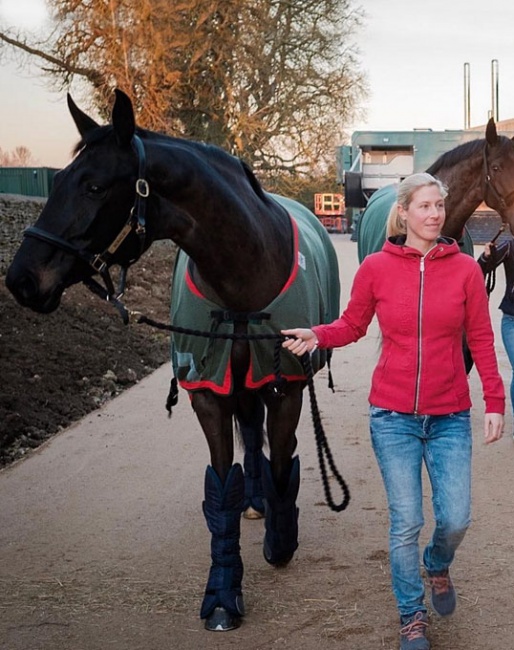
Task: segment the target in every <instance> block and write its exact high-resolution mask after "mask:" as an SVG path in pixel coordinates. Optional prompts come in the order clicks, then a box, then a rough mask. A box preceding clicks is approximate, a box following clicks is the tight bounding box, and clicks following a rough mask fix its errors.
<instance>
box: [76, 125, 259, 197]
mask: <svg viewBox="0 0 514 650" xmlns="http://www.w3.org/2000/svg"><path fill="white" fill-rule="evenodd" d="M112 133H113V127H112V124H106V125H105V126H99V127H98V128H97V129H91V130H90V131H87V133H85V134H84V135H83V136H82V139H81V140H80V141H79V142H78V143H77V144H76V145H75V147H74V148H73V155H77V154H78V153H79V152H80V151H82V149H84V147H86V146H89V145H94V144H96V143H98V142H101V141H102V140H105V138H107V137H108V136H109V135H111V134H112ZM136 134H137V135H139V136H140V137H142V138H145V139H148V140H153V141H162V142H164V143H173V142H175V143H180V144H181V145H185V146H189V147H191V148H192V149H194V150H196V151H199V152H201V153H202V155H203V156H204V157H206V158H207V159H208V160H211V161H212V162H213V163H220V162H221V163H227V162H228V163H229V164H235V165H236V167H239V168H240V169H242V171H243V173H244V175H245V176H246V178H247V179H248V181H249V183H250V186H251V187H252V189H253V191H254V192H255V193H256V194H257V196H258V197H259V198H260V199H262V200H263V201H267V200H268V199H267V197H266V194H265V192H264V190H263V188H262V186H261V184H260V182H259V181H258V180H257V177H256V176H255V174H254V173H253V171H252V169H251V168H250V166H249V165H248V164H247V163H246V162H244V161H243V160H241V159H240V158H237V157H236V156H233V155H232V154H229V153H227V152H226V151H225V150H224V149H222V148H221V147H218V146H216V145H212V144H205V143H203V142H197V141H195V140H184V139H182V138H176V137H173V136H170V135H166V134H165V133H158V132H156V131H149V130H147V129H141V128H139V127H137V128H136Z"/></svg>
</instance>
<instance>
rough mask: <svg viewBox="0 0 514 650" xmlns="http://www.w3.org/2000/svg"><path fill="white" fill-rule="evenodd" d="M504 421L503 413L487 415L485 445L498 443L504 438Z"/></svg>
mask: <svg viewBox="0 0 514 650" xmlns="http://www.w3.org/2000/svg"><path fill="white" fill-rule="evenodd" d="M503 428H504V420H503V415H502V414H501V413H486V414H485V427H484V436H485V444H486V445H488V444H489V443H491V442H496V440H499V439H500V438H501V437H502V436H503Z"/></svg>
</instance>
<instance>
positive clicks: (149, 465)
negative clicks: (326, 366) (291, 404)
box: [0, 236, 514, 650]
mask: <svg viewBox="0 0 514 650" xmlns="http://www.w3.org/2000/svg"><path fill="white" fill-rule="evenodd" d="M334 242H335V244H336V247H337V249H338V253H339V255H340V260H341V277H342V280H343V300H346V298H347V295H348V290H349V283H350V281H351V278H352V277H353V274H354V272H355V269H356V266H357V260H356V253H357V251H356V245H355V244H354V243H351V242H350V241H348V238H347V237H346V236H334ZM499 276H500V274H499ZM502 288H503V279H502V278H500V277H498V286H497V288H496V290H495V294H494V296H493V297H492V299H491V310H492V314H493V317H494V320H495V328H496V331H497V332H498V331H499V330H498V327H499V312H498V310H497V309H496V306H497V304H498V302H499V296H500V295H501V291H502ZM497 347H498V354H499V358H500V362H501V368H502V372H503V374H504V377H505V379H506V380H507V378H508V376H509V371H508V365H507V361H506V358H505V354H504V352H503V349H502V347H501V341H500V339H499V337H498V341H497ZM377 349H378V340H377V332H376V327H374V326H373V327H372V331H371V332H370V334H369V335H368V337H367V338H366V339H365V340H364V341H361V342H360V343H359V344H357V345H354V346H350V347H349V348H347V349H345V350H338V351H336V353H335V356H334V363H333V374H334V380H335V383H336V387H337V392H336V394H335V395H332V393H330V391H329V390H328V388H327V377H326V374H324V373H322V374H320V375H319V376H318V377H317V380H316V386H317V395H318V400H319V403H320V407H321V409H322V413H323V421H324V424H325V429H326V432H327V435H328V437H329V440H330V442H331V445H332V451H333V454H334V457H335V459H336V463H337V464H338V466H339V468H340V470H341V471H342V473H343V475H344V477H345V479H346V480H347V482H348V484H349V486H350V490H351V493H352V500H351V503H350V506H349V508H348V510H347V511H346V512H344V513H342V514H334V513H332V512H331V511H330V510H329V509H328V508H327V507H326V506H325V505H323V502H324V496H323V490H322V486H321V481H320V475H319V469H318V463H317V459H316V451H315V445H314V438H313V432H312V426H311V422H310V414H309V409H308V408H305V409H304V414H303V416H302V421H301V425H300V431H299V438H300V449H299V451H300V456H301V467H302V469H301V476H302V483H301V489H300V497H299V506H300V548H299V549H298V552H297V555H296V556H295V559H294V560H293V561H292V563H291V564H290V566H289V567H287V568H286V569H283V570H276V569H273V568H272V567H270V566H268V565H267V564H266V562H265V561H264V560H263V558H262V551H261V545H262V534H263V532H262V529H263V526H262V522H248V521H243V524H242V542H241V544H242V552H243V560H244V562H245V578H244V589H245V600H246V607H247V616H246V620H245V623H244V624H243V626H242V627H241V628H240V629H239V630H237V631H234V632H230V633H226V634H213V633H207V632H205V631H204V630H203V628H202V625H201V622H200V621H199V618H198V610H199V607H200V602H201V598H202V594H203V588H204V583H205V580H206V576H207V572H208V567H209V564H210V561H209V537H208V533H207V529H206V526H205V523H204V519H203V516H202V513H201V506H200V504H201V500H202V488H203V474H204V471H205V466H206V464H207V462H208V455H207V446H206V444H205V442H204V440H203V436H202V434H201V432H200V429H199V426H198V424H197V423H196V420H195V419H194V417H193V414H192V413H191V411H190V407H189V404H188V400H187V397H186V395H185V394H184V393H183V392H181V395H180V400H179V404H178V406H177V407H176V409H175V412H174V415H173V418H172V420H171V421H170V420H168V419H167V418H166V412H165V411H164V409H163V400H164V399H165V396H166V390H167V386H168V381H169V370H168V368H167V366H164V367H162V368H161V369H159V370H157V371H156V372H155V373H153V374H152V375H150V376H148V377H147V378H145V379H143V380H142V381H141V382H140V383H138V384H136V385H135V386H134V387H132V388H130V389H128V390H127V391H125V392H124V393H123V394H122V395H120V396H119V397H117V398H116V399H114V400H113V401H111V402H110V403H108V404H107V405H105V406H104V407H103V408H102V409H100V410H98V411H95V412H93V413H92V414H90V415H89V416H86V417H85V418H84V419H83V420H82V421H81V422H80V423H78V424H77V425H75V426H72V427H71V428H69V429H67V430H66V431H64V432H62V433H61V434H59V435H58V436H56V437H54V438H53V439H52V440H51V441H49V442H48V443H46V444H44V445H43V446H42V447H40V448H39V449H38V450H36V451H35V452H34V453H33V454H32V455H31V456H30V457H29V458H27V459H25V460H23V461H22V462H19V463H17V464H14V465H12V466H10V467H8V468H7V469H5V470H3V471H2V472H0V522H1V526H0V648H2V649H4V648H5V649H6V650H29V649H30V650H36V649H37V650H61V649H63V650H64V649H66V650H70V649H71V650H100V649H102V650H106V649H110V648H112V649H113V650H122V649H123V650H165V649H168V648H172V649H175V648H177V649H181V650H197V649H198V648H202V647H209V648H213V649H220V650H221V649H225V648H238V649H245V648H248V649H252V650H254V649H264V648H266V650H270V649H274V648H281V649H282V648H285V649H291V650H293V649H295V650H313V649H315V648H319V649H321V648H322V649H326V650H332V649H334V650H335V649H336V648H337V649H338V650H340V649H341V648H345V649H347V650H374V649H376V648H381V649H391V650H396V648H397V615H396V611H395V607H394V603H393V599H392V595H391V592H390V587H389V565H388V557H387V514H386V509H385V499H384V495H383V490H382V485H381V481H380V478H379V475H378V470H377V468H376V464H375V460H374V458H373V456H372V452H371V447H370V443H369V438H368V430H367V392H368V386H369V378H370V374H371V370H372V367H373V364H374V361H375V359H376V354H377ZM471 384H472V389H473V396H474V402H475V405H476V406H475V410H474V428H475V449H474V517H473V519H474V521H473V526H472V528H471V529H470V531H469V534H468V536H467V537H466V540H465V542H464V544H463V546H462V548H461V551H460V553H459V555H458V560H457V562H456V564H455V568H454V571H453V575H454V578H455V582H456V585H457V590H458V593H459V607H458V611H457V612H456V614H455V615H454V616H453V617H452V618H451V619H449V620H438V619H436V618H435V617H434V616H433V617H432V624H431V629H430V638H431V641H432V647H433V649H434V650H442V649H443V648H444V649H450V648H451V649H452V650H459V649H462V650H464V649H466V650H497V649H498V648H512V647H514V627H513V625H512V614H511V612H512V584H513V578H514V576H513V568H512V555H513V550H514V516H513V515H514V513H513V510H514V473H513V471H512V465H513V462H514V449H513V446H514V445H513V442H512V438H511V437H510V436H506V437H505V438H504V440H502V441H500V442H499V443H497V444H496V445H494V446H492V447H487V448H486V447H485V446H484V445H483V444H482V442H481V424H482V400H481V397H480V392H479V384H478V379H477V376H476V373H475V372H473V373H472V377H471ZM512 426H513V425H512V418H511V417H510V415H509V418H508V420H507V428H508V431H509V432H510V431H511V430H512ZM335 496H336V498H338V496H339V495H338V494H337V493H336V494H335ZM426 506H427V510H426V513H427V517H426V519H427V524H429V523H430V521H431V518H430V499H429V496H427V497H426ZM428 534H429V526H428V525H427V526H426V529H425V530H424V533H423V540H426V539H427V537H428Z"/></svg>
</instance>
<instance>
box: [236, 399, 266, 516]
mask: <svg viewBox="0 0 514 650" xmlns="http://www.w3.org/2000/svg"><path fill="white" fill-rule="evenodd" d="M236 417H237V422H238V425H239V430H240V432H241V436H242V438H243V443H244V463H243V466H244V477H245V502H244V509H243V517H245V518H246V519H261V518H262V517H264V501H263V492H262V460H263V453H262V446H263V442H264V431H263V425H264V404H263V402H262V400H261V399H260V397H259V396H258V395H257V394H256V393H245V394H244V396H243V397H242V398H241V399H240V400H239V401H238V407H237V412H236Z"/></svg>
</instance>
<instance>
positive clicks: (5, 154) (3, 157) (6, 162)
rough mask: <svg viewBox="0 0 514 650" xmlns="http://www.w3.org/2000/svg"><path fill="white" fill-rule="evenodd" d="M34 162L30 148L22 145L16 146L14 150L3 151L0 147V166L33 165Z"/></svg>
mask: <svg viewBox="0 0 514 650" xmlns="http://www.w3.org/2000/svg"><path fill="white" fill-rule="evenodd" d="M35 164H36V161H35V160H34V158H33V156H32V153H31V152H30V149H28V148H27V147H24V146H23V145H21V146H18V147H16V148H15V149H14V151H3V150H2V149H1V148H0V167H34V165H35Z"/></svg>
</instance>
